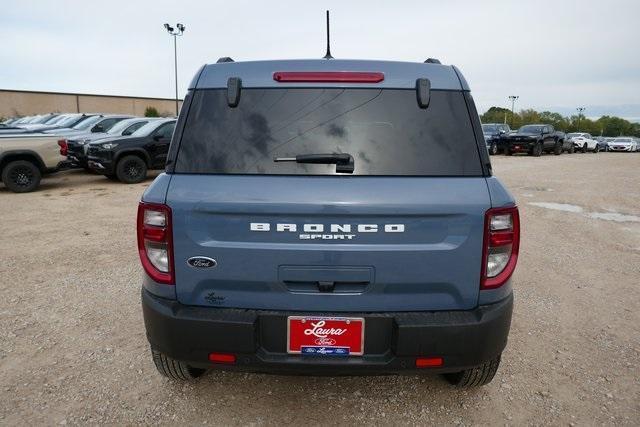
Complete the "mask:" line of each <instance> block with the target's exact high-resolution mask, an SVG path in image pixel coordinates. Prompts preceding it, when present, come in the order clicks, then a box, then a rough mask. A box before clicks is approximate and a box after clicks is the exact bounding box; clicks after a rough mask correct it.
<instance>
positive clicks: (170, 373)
mask: <svg viewBox="0 0 640 427" xmlns="http://www.w3.org/2000/svg"><path fill="white" fill-rule="evenodd" d="M151 356H152V357H153V363H154V365H156V369H157V370H158V372H160V373H161V374H162V375H164V376H165V377H167V378H170V379H172V380H177V381H192V380H194V379H196V378H198V377H199V376H201V375H202V374H204V373H205V372H206V370H205V369H198V368H194V367H191V366H189V365H187V364H186V363H184V362H180V361H179V360H174V359H172V358H170V357H169V356H167V355H165V354H163V353H160V352H159V351H157V350H154V349H151Z"/></svg>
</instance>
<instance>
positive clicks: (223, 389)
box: [0, 153, 640, 425]
mask: <svg viewBox="0 0 640 427" xmlns="http://www.w3.org/2000/svg"><path fill="white" fill-rule="evenodd" d="M493 164H494V170H495V173H496V174H497V175H498V176H499V177H500V178H501V179H502V180H503V181H504V182H505V183H506V184H507V186H508V187H509V188H510V189H511V191H512V192H513V193H514V195H515V197H516V198H517V200H518V204H519V206H520V212H521V216H522V224H523V236H522V249H521V258H520V262H519V265H518V268H517V270H516V273H515V276H514V284H515V292H516V305H515V311H514V320H513V325H512V330H511V335H510V341H509V345H508V347H507V350H506V352H505V354H504V356H503V362H502V366H501V369H500V370H499V372H498V374H497V376H496V378H495V379H494V381H493V382H492V383H491V384H490V385H488V386H486V387H483V388H479V389H475V390H457V389H454V388H451V387H450V386H449V385H447V384H446V383H445V382H444V381H443V380H441V379H440V378H439V377H435V376H424V377H413V376H411V377H395V376H386V377H385V376H382V377H353V378H351V377H340V378H329V377H321V378H314V377H286V376H272V375H257V374H236V373H218V372H212V373H209V374H207V375H206V376H204V377H203V378H202V379H201V380H200V381H198V382H196V383H193V384H187V385H184V384H180V383H173V382H171V381H169V380H166V379H164V378H163V377H161V376H160V375H159V374H157V373H156V371H155V368H154V366H153V363H152V361H151V358H150V356H149V351H148V348H147V342H146V339H145V336H144V327H143V323H142V316H141V311H140V304H139V287H140V275H141V269H140V267H139V265H138V256H137V253H136V247H135V232H134V231H135V212H136V208H137V201H138V199H139V197H140V194H141V193H142V191H143V189H144V188H145V187H146V185H148V184H149V182H146V183H145V184H142V185H134V186H126V185H123V184H119V183H114V182H111V181H108V180H107V179H105V178H103V177H101V176H95V175H87V174H85V173H84V172H80V171H70V172H65V173H60V174H58V175H56V176H55V177H52V178H48V179H46V180H44V181H43V186H42V189H41V190H40V191H38V192H35V193H30V194H22V195H20V194H12V193H9V192H8V191H7V190H5V188H4V187H3V186H2V185H0V218H1V223H0V224H1V226H0V230H1V232H0V236H1V239H0V278H1V279H2V280H0V287H1V290H2V295H3V298H2V299H0V395H1V397H2V398H1V399H0V424H25V425H28V424H33V423H38V424H54V423H55V424H58V423H59V424H78V423H86V422H108V423H116V424H132V423H158V422H160V423H166V424H168V423H188V424H215V425H245V424H298V425H300V424H320V423H326V424H347V423H349V424H353V423H355V424H365V423H367V424H370V423H373V424H413V425H417V424H421V425H424V424H427V423H429V424H461V425H470V424H484V425H489V424H491V425H495V424H509V425H518V424H556V425H557V424H564V425H573V424H575V425H593V424H626V425H637V424H638V423H639V422H640V286H639V285H640V153H638V154H632V153H626V154H619V153H611V154H610V153H599V154H595V155H594V154H574V155H562V156H559V157H556V156H552V155H546V156H543V157H542V158H532V157H527V156H524V157H522V156H514V157H505V156H498V157H494V158H493ZM532 203H533V204H532ZM546 203H551V204H550V205H547V204H546ZM536 204H537V205H536ZM616 213H618V214H622V215H615V214H616Z"/></svg>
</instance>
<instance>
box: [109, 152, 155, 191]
mask: <svg viewBox="0 0 640 427" xmlns="http://www.w3.org/2000/svg"><path fill="white" fill-rule="evenodd" d="M116 176H117V177H118V179H119V180H120V181H122V182H124V183H125V184H137V183H139V182H142V181H144V179H145V178H146V177H147V164H146V162H145V161H144V160H142V159H141V158H140V157H138V156H134V155H129V156H124V157H123V158H122V159H120V160H118V164H117V165H116Z"/></svg>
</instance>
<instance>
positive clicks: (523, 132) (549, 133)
mask: <svg viewBox="0 0 640 427" xmlns="http://www.w3.org/2000/svg"><path fill="white" fill-rule="evenodd" d="M503 144H504V146H505V154H506V155H507V156H510V155H511V154H513V153H528V154H529V155H530V156H536V157H538V156H541V155H542V153H543V152H546V153H553V154H555V155H559V154H562V152H563V151H567V152H569V153H573V152H574V150H575V149H574V147H573V144H569V143H567V138H566V137H565V134H564V132H559V131H556V130H555V129H554V128H553V126H551V125H544V124H541V125H526V126H522V127H521V128H520V129H518V131H517V132H515V133H512V134H509V135H506V136H505V137H504V139H503Z"/></svg>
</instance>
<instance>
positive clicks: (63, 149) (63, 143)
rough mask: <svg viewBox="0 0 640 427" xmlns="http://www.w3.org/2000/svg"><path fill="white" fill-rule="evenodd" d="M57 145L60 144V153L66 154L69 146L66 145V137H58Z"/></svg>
mask: <svg viewBox="0 0 640 427" xmlns="http://www.w3.org/2000/svg"><path fill="white" fill-rule="evenodd" d="M58 145H59V146H60V154H61V155H63V156H66V155H67V153H68V152H69V146H68V145H67V140H66V139H59V140H58Z"/></svg>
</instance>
